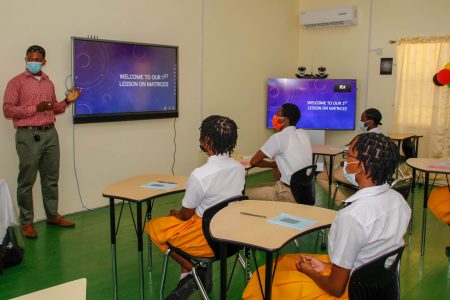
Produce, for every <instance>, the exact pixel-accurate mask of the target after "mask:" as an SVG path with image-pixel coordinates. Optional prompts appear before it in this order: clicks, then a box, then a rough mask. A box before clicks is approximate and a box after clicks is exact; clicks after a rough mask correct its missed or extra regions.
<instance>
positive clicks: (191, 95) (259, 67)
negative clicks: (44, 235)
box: [0, 0, 298, 220]
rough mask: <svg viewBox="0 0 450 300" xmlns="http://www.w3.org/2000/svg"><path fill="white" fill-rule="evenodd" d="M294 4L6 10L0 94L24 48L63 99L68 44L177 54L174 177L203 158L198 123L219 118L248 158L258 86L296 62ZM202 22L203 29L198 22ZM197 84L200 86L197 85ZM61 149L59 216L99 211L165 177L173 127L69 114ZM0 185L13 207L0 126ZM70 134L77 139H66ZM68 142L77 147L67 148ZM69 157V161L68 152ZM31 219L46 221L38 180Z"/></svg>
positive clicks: (72, 5)
mask: <svg viewBox="0 0 450 300" xmlns="http://www.w3.org/2000/svg"><path fill="white" fill-rule="evenodd" d="M297 11H298V2H297V1H295V0H286V1H278V0H249V1H239V0H230V1H214V0H203V1H202V0H129V1H119V0H108V1H106V0H90V1H87V0H79V1H76V2H73V1H67V0H66V1H51V0H41V1H39V3H33V5H31V4H30V2H29V1H23V0H21V1H9V2H7V4H2V5H1V9H0V33H1V35H2V39H3V41H4V42H3V43H2V47H1V48H0V56H1V57H2V72H1V73H0V94H1V95H3V93H4V89H5V87H6V84H7V82H8V80H9V79H10V78H12V77H13V76H14V75H16V74H18V73H20V72H22V71H23V69H24V57H25V50H26V48H27V47H28V46H29V45H31V44H39V45H42V46H43V47H44V48H45V49H46V51H47V66H46V67H45V72H46V73H48V74H49V76H50V78H51V79H52V80H53V82H54V84H55V87H56V93H57V96H58V97H59V98H60V99H62V98H63V95H64V91H65V87H64V86H65V85H64V82H65V78H66V76H68V75H69V74H70V72H71V66H70V63H71V59H70V58H71V49H70V37H71V36H80V37H87V36H88V35H96V36H98V37H99V38H102V39H111V40H124V41H134V42H143V43H155V44H168V45H178V46H179V104H180V117H179V118H178V119H177V120H176V127H177V139H176V143H177V153H176V166H175V173H176V174H180V175H187V174H189V173H190V171H191V170H192V169H193V168H195V167H196V166H198V165H199V164H200V163H201V161H203V160H204V157H203V156H202V155H201V154H200V152H199V150H198V128H199V125H200V122H201V118H202V117H205V116H207V115H209V114H213V113H214V114H225V115H229V116H230V117H232V118H233V119H235V120H236V121H237V123H238V125H239V127H240V131H239V135H240V138H239V142H238V147H239V149H238V150H240V151H246V152H247V151H248V152H253V151H255V150H256V149H257V148H258V147H259V146H260V145H261V144H262V143H263V142H264V140H265V138H266V137H267V136H268V134H269V133H270V131H268V130H267V129H265V127H264V121H265V114H264V111H265V107H266V99H265V97H266V96H265V88H266V86H265V82H266V79H267V78H268V77H285V76H292V74H293V73H294V72H295V70H296V59H297V53H298V48H297V47H298V43H297V40H298V33H297V30H298V28H297V23H296V22H297V19H296V16H297ZM202 16H204V21H203V22H202ZM202 78H203V81H202ZM56 126H57V129H58V132H59V136H60V146H61V174H60V181H59V182H60V212H61V213H62V214H67V213H72V212H75V211H80V210H82V207H81V204H80V200H79V198H78V192H77V185H76V178H75V173H74V166H73V161H74V154H75V158H76V159H75V162H76V168H77V173H78V179H79V183H80V189H81V194H82V197H83V200H84V203H85V205H86V206H87V207H89V208H94V207H99V206H104V205H106V204H107V201H106V199H104V198H102V196H101V193H102V191H103V190H104V189H105V188H106V186H108V185H109V184H111V183H113V182H116V181H118V180H120V179H123V178H126V177H129V176H133V175H138V174H142V173H166V174H167V173H170V172H171V165H172V155H173V151H174V146H173V135H174V131H173V119H165V120H144V121H129V122H114V123H97V124H80V125H75V126H74V125H73V124H72V117H71V111H67V112H66V113H65V114H63V115H60V116H58V117H57V123H56ZM0 132H1V136H2V139H3V141H4V143H3V146H2V147H0V170H1V171H0V177H2V178H5V179H6V181H7V182H8V184H9V186H10V190H11V192H12V194H13V199H15V198H16V197H15V194H16V192H15V189H16V178H17V172H18V170H17V166H18V159H17V154H16V152H15V145H14V134H15V130H14V128H13V126H12V121H11V120H7V119H5V118H0ZM73 132H74V134H73ZM73 140H74V141H75V142H74V143H73ZM73 149H74V150H75V152H74V151H73ZM34 206H35V219H36V220H39V219H43V218H45V214H44V211H43V207H42V197H41V193H40V187H39V181H37V183H36V185H35V188H34Z"/></svg>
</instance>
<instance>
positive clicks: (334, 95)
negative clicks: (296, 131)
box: [267, 78, 356, 130]
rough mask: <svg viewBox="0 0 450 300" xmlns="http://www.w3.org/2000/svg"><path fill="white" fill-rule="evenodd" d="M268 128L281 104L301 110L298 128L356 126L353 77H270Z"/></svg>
mask: <svg viewBox="0 0 450 300" xmlns="http://www.w3.org/2000/svg"><path fill="white" fill-rule="evenodd" d="M267 99H268V101H267V127H268V128H273V126H272V117H273V115H274V114H275V113H276V112H277V110H278V109H279V108H280V107H281V105H282V104H283V103H287V102H290V103H294V104H296V105H297V106H298V107H299V108H300V111H301V119H300V121H299V122H298V124H297V128H304V129H324V130H353V129H355V113H356V80H354V79H289V78H271V79H269V80H268V84H267Z"/></svg>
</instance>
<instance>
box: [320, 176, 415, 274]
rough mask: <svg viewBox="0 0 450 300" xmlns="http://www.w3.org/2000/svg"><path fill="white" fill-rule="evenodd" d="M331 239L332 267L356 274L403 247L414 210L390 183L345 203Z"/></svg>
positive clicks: (369, 189) (333, 228) (332, 227)
mask: <svg viewBox="0 0 450 300" xmlns="http://www.w3.org/2000/svg"><path fill="white" fill-rule="evenodd" d="M345 202H346V203H349V204H351V205H349V206H347V207H345V208H343V209H341V210H340V211H339V212H338V213H337V214H336V218H335V219H334V221H333V223H332V225H331V229H330V233H329V236H328V246H329V256H330V260H331V262H332V263H333V264H335V265H337V266H339V267H342V268H345V269H349V270H352V271H353V270H355V269H356V268H358V267H359V266H361V265H363V264H365V263H367V262H369V261H371V260H373V259H375V258H377V257H379V256H381V255H383V254H386V253H388V252H390V251H393V250H395V249H397V248H399V247H401V246H402V245H403V236H404V235H405V232H406V229H407V227H408V223H409V219H410V217H411V209H410V207H409V205H408V203H407V202H406V201H405V199H404V198H403V196H402V195H401V194H399V193H398V192H397V191H395V190H393V189H390V188H389V185H388V184H387V183H385V184H383V185H378V186H374V187H368V188H364V189H362V190H359V191H358V192H356V193H355V194H354V195H353V196H351V197H349V198H347V200H345Z"/></svg>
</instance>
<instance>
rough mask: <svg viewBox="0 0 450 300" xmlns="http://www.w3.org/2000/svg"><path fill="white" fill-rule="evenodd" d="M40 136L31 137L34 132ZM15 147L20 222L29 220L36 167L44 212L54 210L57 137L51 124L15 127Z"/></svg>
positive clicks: (52, 213) (52, 215) (50, 214)
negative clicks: (43, 127)
mask: <svg viewBox="0 0 450 300" xmlns="http://www.w3.org/2000/svg"><path fill="white" fill-rule="evenodd" d="M36 134H38V135H39V137H40V140H39V141H36V140H35V135H36ZM16 150H17V155H18V156H19V176H18V178H17V202H18V204H19V208H20V222H21V224H22V225H24V224H31V223H33V219H34V211H33V185H34V182H35V181H36V176H37V173H38V171H39V175H40V177H41V190H42V198H43V202H44V209H45V214H46V215H47V217H48V218H55V217H56V216H57V214H58V180H59V140H58V133H57V131H56V129H55V128H54V127H52V128H50V129H47V130H35V129H31V128H18V129H17V131H16Z"/></svg>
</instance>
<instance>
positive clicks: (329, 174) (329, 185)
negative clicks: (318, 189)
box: [328, 155, 334, 208]
mask: <svg viewBox="0 0 450 300" xmlns="http://www.w3.org/2000/svg"><path fill="white" fill-rule="evenodd" d="M333 166H334V156H333V155H330V172H328V208H332V207H333V203H331V186H332V185H333Z"/></svg>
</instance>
